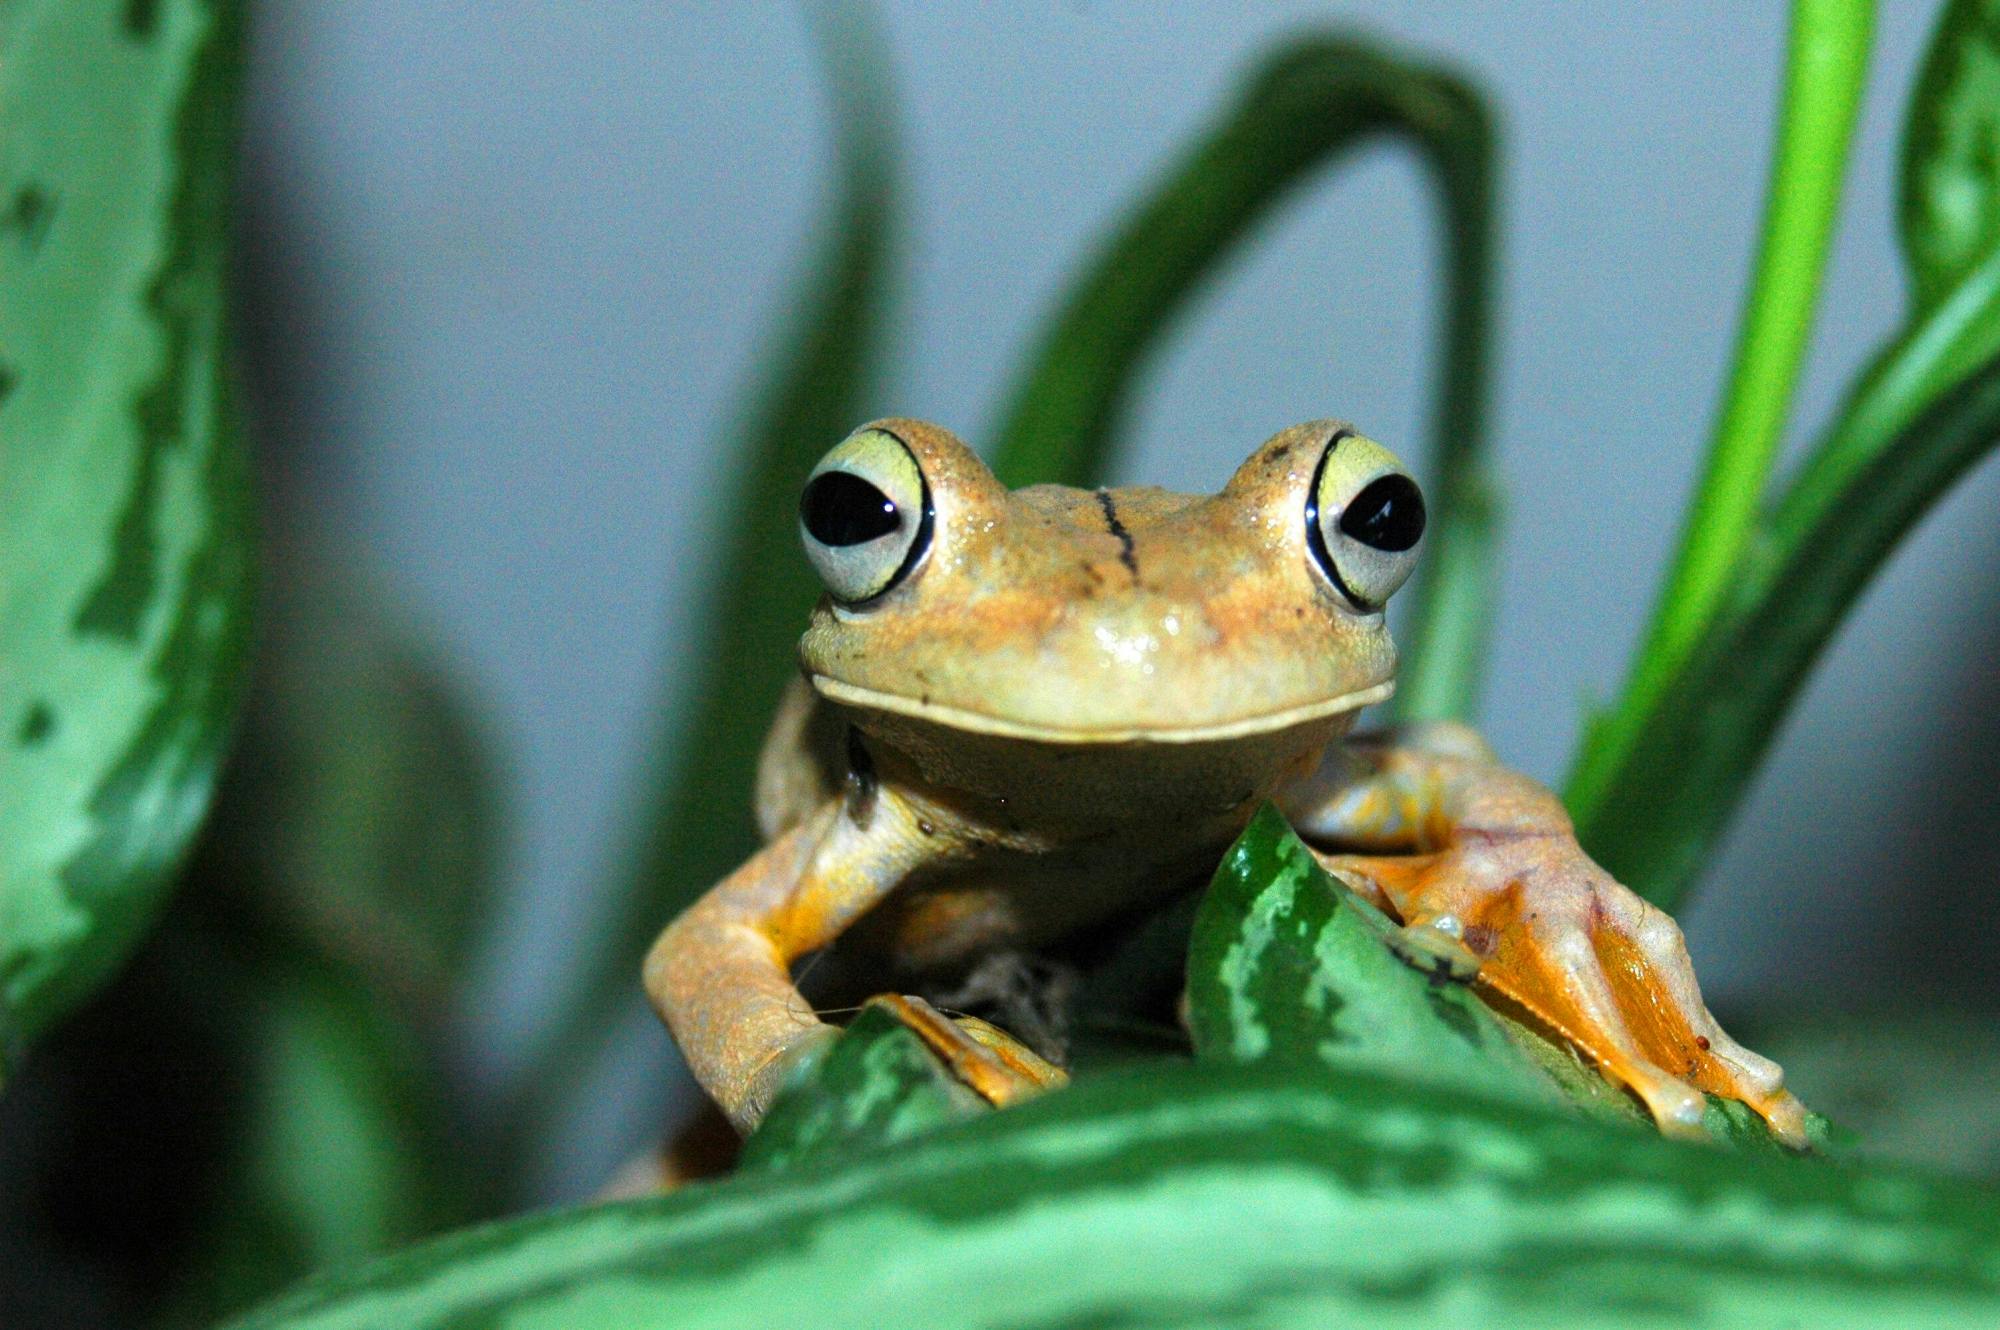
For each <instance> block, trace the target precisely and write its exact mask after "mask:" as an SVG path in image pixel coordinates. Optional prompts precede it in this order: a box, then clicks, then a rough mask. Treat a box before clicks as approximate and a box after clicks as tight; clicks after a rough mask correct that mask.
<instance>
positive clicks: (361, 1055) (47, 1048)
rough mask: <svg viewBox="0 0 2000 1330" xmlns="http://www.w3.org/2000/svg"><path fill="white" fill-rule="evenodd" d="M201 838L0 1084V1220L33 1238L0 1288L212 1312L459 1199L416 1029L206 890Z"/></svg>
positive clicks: (434, 1217) (447, 1124)
mask: <svg viewBox="0 0 2000 1330" xmlns="http://www.w3.org/2000/svg"><path fill="white" fill-rule="evenodd" d="M207 849H208V847H207V846H204V847H203V848H202V849H201V850H198V851H197V854H196V857H195V859H194V861H193V865H192V869H191V873H192V876H193V880H194V883H195V887H194V889H192V890H188V891H183V892H181V893H179V894H178V895H176V897H175V898H174V899H173V900H172V901H170V902H169V904H168V907H167V909H166V910H165V911H164V912H163V914H162V916H161V919H160V923H159V926H158V927H157V928H156V929H154V930H153V932H152V933H151V934H150V935H149V936H148V937H147V939H146V940H145V942H144V943H143V944H142V945H141V947H140V948H139V949H138V952H137V954H136V955H135V956H134V958H133V961H132V963H131V964H130V965H129V966H127V967H126V968H125V969H124V970H123V971H121V973H120V974H119V975H118V977H117V978H116V979H115V980H114V981H113V982H112V983H111V984H110V985H109V986H108V987H107V988H106V989H105V990H104V991H103V992H102V993H100V994H99V995H98V996H97V997H96V998H94V999H93V1000H92V1001H90V1002H89V1003H86V1004H85V1005H84V1007H83V1008H82V1009H81V1010H80V1011H79V1012H78V1013H77V1015H76V1017H75V1018H74V1019H72V1020H70V1021H67V1022H65V1023H64V1024H63V1025H62V1026H61V1027H60V1028H58V1029H57V1030H55V1031H53V1032H52V1033H51V1035H50V1036H49V1038H48V1039H47V1040H46V1041H44V1043H43V1044H42V1045H41V1046H39V1047H38V1048H37V1049H36V1050H35V1056H34V1057H33V1058H32V1059H30V1060H29V1061H28V1063H27V1064H26V1066H25V1068H24V1069H23V1073H22V1076H21V1078H20V1081H19V1083H18V1085H17V1087H16V1090H15V1093H14V1094H12V1095H10V1097H9V1099H8V1100H7V1101H5V1103H4V1104H0V1232H7V1233H16V1234H23V1235H26V1236H28V1237H29V1239H30V1242H31V1247H30V1250H31V1251H32V1254H33V1259H32V1263H30V1264H25V1265H21V1266H16V1265H11V1264H9V1263H7V1262H0V1308H7V1307H13V1306H16V1305H18V1304H19V1300H20V1298H21V1296H22V1295H23V1294H24V1293H26V1294H28V1295H29V1296H30V1297H33V1296H36V1295H38V1291H39V1290H40V1288H41V1287H42V1286H44V1285H47V1284H50V1283H55V1284H61V1283H64V1282H74V1283H77V1284H81V1285H83V1286H86V1287H89V1288H91V1289H93V1290H95V1291H96V1292H97V1294H98V1296H99V1297H101V1298H103V1299H104V1300H105V1301H106V1302H107V1304H109V1306H111V1307H115V1308H116V1309H117V1311H116V1314H112V1313H111V1312H110V1311H109V1310H107V1313H106V1314H105V1315H104V1316H102V1317H101V1318H99V1319H98V1320H93V1321H91V1322H88V1323H91V1324H97V1323H103V1324H149V1325H208V1324H211V1323H212V1322H213V1319H214V1318H215V1317H216V1316H218V1315H221V1314H225V1313H228V1312H233V1311H236V1310H238V1309H240V1308H241V1307H243V1306H244V1305H245V1304H246V1303H247V1302H249V1301H253V1300H255V1299H257V1298H259V1297H263V1296H265V1295H267V1294H268V1293H270V1292H271V1291H273V1290H274V1289H277V1288H280V1287H282V1286H284V1285H287V1284H290V1283H293V1282H295V1281H296V1280H298V1279H300V1278H302V1277H303V1276H305V1275H306V1274H309V1273H311V1272H312V1271H314V1270H318V1269H323V1268H327V1267H330V1266H335V1265H352V1264H353V1263H355V1262H356V1261H358V1260H360V1259H361V1258H363V1257H365V1256H370V1255H374V1254H376V1253H379V1252H383V1251H387V1250H389V1249H391V1248H393V1247H395V1246H398V1245H401V1244H403V1243H406V1242H409V1241H411V1240H412V1239H415V1238H417V1237H419V1236H422V1235H424V1234H428V1233H433V1232H436V1231H437V1230H438V1229H440V1228H442V1227H446V1226H450V1225H454V1224H460V1223H464V1222H465V1221H467V1220H468V1219H470V1218H472V1217H473V1216H474V1213H475V1212H474V1210H473V1209H472V1207H471V1206H470V1205H469V1204H468V1197H471V1196H473V1195H475V1190H474V1188H473V1186H472V1184H471V1182H470V1175H469V1161H468V1159H467V1157H466V1152H465V1146H464V1133H463V1132H462V1131H458V1130H456V1129H455V1127H456V1124H455V1123H453V1122H452V1120H451V1119H450V1117H449V1115H448V1113H447V1111H446V1107H445V1105H444V1102H443V1099H442V1096H441V1094H440V1090H439V1081H438V1077H437V1074H436V1072H435V1070H434V1069H433V1068H432V1065H431V1064H430V1062H429V1060H428V1050H425V1049H424V1048H423V1047H422V1046H421V1045H420V1042H419V1041H418V1040H417V1039H416V1038H414V1037H413V1035H412V1034H411V1032H410V1031H409V1030H408V1028H407V1027H405V1026H404V1025H402V1024H401V1023H400V1022H399V1021H397V1020H396V1019H395V1016H394V1014H393V1012H392V1011H391V1010H390V1008H388V1007H387V1006H386V1005H385V1004H383V1003H381V1002H380V1001H378V1000H377V999H375V998H374V997H373V996H372V995H370V994H369V993H368V991H367V989H366V987H365V985H364V984H363V983H362V982H361V980H360V977H359V976H358V975H357V974H355V972H354V971H352V970H351V969H350V968H349V967H347V966H345V965H343V964H341V963H339V962H336V961H330V960H328V959H327V958H325V957H324V956H320V955H317V954H315V953H313V952H312V951H311V950H309V949H307V948H305V947H303V946H301V945H300V944H299V942H298V940H296V939H294V938H290V937H286V936H284V935H282V934H277V933H273V932H272V931H270V930H269V929H266V928H262V927H259V926H256V925H255V924H253V925H252V926H248V927H246V926H245V923H246V921H245V920H244V919H243V917H242V915H241V913H240V912H239V911H236V910H232V909H229V908H226V905H225V903H224V902H222V901H219V900H218V899H217V897H216V894H215V893H213V892H210V891H205V890H203V889H202V885H201V884H203V883H204V882H205V880H206V878H205V870H207V869H208V868H209V867H210V866H211V864H212V861H211V859H210V858H209V856H208V853H207ZM24 1139H25V1142H26V1144H25V1145H23V1144H22V1142H23V1140H24ZM29 1323H30V1324H39V1323H40V1322H35V1321H32V1320H31V1321H30V1322H29ZM68 1323H69V1322H63V1321H57V1322H54V1324H68ZM6 1324H8V1325H9V1326H10V1327H11V1326H12V1325H13V1324H14V1322H13V1321H12V1320H8V1321H6Z"/></svg>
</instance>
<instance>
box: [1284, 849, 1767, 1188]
mask: <svg viewBox="0 0 2000 1330" xmlns="http://www.w3.org/2000/svg"><path fill="white" fill-rule="evenodd" d="M1319 858H1320V861H1321V862H1322V863H1323V864H1325V865H1326V867H1327V869H1328V870H1329V871H1331V872H1332V873H1334V874H1335V875H1336V876H1338V877H1339V878H1341V879H1342V880H1343V881H1345V882H1347V883H1348V884H1349V885H1350V886H1352V887H1354V888H1355V889H1356V890H1358V891H1360V892H1361V893H1362V894H1363V895H1365V896H1367V897H1368V898H1370V899H1371V900H1373V901H1375V902H1376V903H1377V904H1380V905H1382V906H1384V907H1385V908H1387V909H1388V910H1389V911H1390V912H1391V913H1392V914H1394V915H1395V916H1396V917H1397V918H1398V919H1400V920H1401V921H1402V922H1403V924H1404V925H1405V929H1404V938H1405V940H1406V942H1407V944H1408V945H1409V947H1410V948H1411V949H1413V950H1415V951H1417V952H1420V953H1423V954H1426V955H1428V954H1430V953H1436V954H1437V956H1438V957H1439V958H1440V959H1441V961H1456V962H1460V964H1459V967H1458V968H1461V969H1462V968H1463V967H1462V959H1463V958H1462V957H1461V956H1459V954H1458V953H1457V951H1456V949H1454V948H1452V947H1450V946H1448V945H1447V944H1446V940H1453V941H1457V942H1460V943H1462V944H1463V947H1464V951H1465V952H1466V953H1469V954H1470V955H1472V956H1474V957H1476V958H1477V963H1478V968H1477V975H1476V977H1475V979H1474V982H1475V984H1476V986H1477V988H1478V989H1479V991H1480V993H1481V995H1482V996H1484V997H1485V998H1487V1000H1488V1001H1489V1002H1492V1003H1494V1005H1496V1006H1499V1007H1501V1008H1502V1009H1509V1008H1511V1009H1513V1010H1515V1011H1516V1012H1518V1013H1520V1014H1523V1015H1525V1016H1527V1017H1528V1018H1529V1019H1530V1020H1531V1021H1532V1022H1533V1023H1535V1024H1538V1025H1540V1026H1542V1027H1543V1028H1545V1029H1547V1030H1549V1031H1550V1032H1552V1033H1554V1034H1556V1035H1559V1036H1560V1037H1561V1038H1563V1039H1564V1040H1566V1041H1567V1042H1568V1043H1570V1044H1571V1045H1572V1046H1574V1047H1575V1048H1577V1049H1578V1050H1580V1051H1581V1052H1583V1053H1584V1054H1585V1055H1586V1056H1588V1057H1589V1058H1590V1059H1591V1060H1592V1061H1593V1062H1595V1063H1596V1064H1597V1065H1598V1067H1599V1068H1600V1069H1602V1070H1603V1071H1604V1073H1605V1074H1606V1075H1608V1076H1610V1077H1611V1078H1612V1079H1613V1080H1615V1081H1617V1082H1619V1083H1620V1084H1622V1085H1624V1086H1626V1087H1627V1088H1629V1089H1630V1090H1631V1091H1632V1093H1633V1094H1635V1095H1637V1096H1638V1097H1639V1099H1640V1100H1641V1101H1642V1102H1643V1103H1644V1104H1645V1105H1646V1108H1647V1110H1648V1111H1649V1112H1650V1113H1651V1114H1652V1116H1653V1120H1654V1121H1655V1122H1656V1123H1658V1124H1659V1127H1660V1130H1661V1131H1662V1132H1663V1133H1665V1134H1667V1135H1670V1136H1684V1137H1692V1138H1700V1137H1702V1136H1703V1135H1704V1134H1705V1133H1704V1132H1703V1129H1702V1113H1703V1109H1704V1108H1705V1102H1704V1100H1703V1098H1702V1092H1704V1091H1706V1092H1708V1093H1711V1094H1717V1095H1721V1096H1724V1097H1726V1098H1730V1099H1738V1100H1741V1101H1742V1102H1743V1103H1745V1104H1748V1105H1749V1106H1750V1107H1751V1108H1752V1109H1753V1110H1755V1111H1756V1112H1757V1113H1758V1115H1759V1116H1761V1117H1762V1118H1763V1119H1764V1121H1765V1122H1767V1123H1769V1124H1770V1127H1771V1131H1772V1133H1773V1134H1774V1135H1776V1136H1777V1137H1778V1139H1779V1140H1781V1141H1783V1142H1784V1143H1785V1144H1787V1145H1789V1146H1792V1147H1793V1148H1795V1149H1804V1148H1805V1146H1806V1135H1805V1108H1804V1106H1803V1105H1802V1104H1800V1103H1799V1101H1798V1099H1797V1098H1796V1097H1795V1096H1794V1095H1792V1094H1791V1093H1790V1092H1789V1091H1787V1090H1786V1089H1785V1084H1784V1073H1783V1072H1782V1071H1780V1070H1779V1068H1778V1066H1777V1064H1776V1063H1774V1062H1772V1061H1770V1060H1769V1059H1768V1058H1763V1057H1759V1056H1758V1055H1757V1054H1755V1053H1752V1052H1751V1051H1750V1050H1749V1049H1747V1048H1744V1047H1743V1046H1742V1045H1740V1044H1738V1043H1737V1042H1736V1041H1735V1040H1733V1039H1731V1038H1730V1037H1729V1036H1728V1035H1726V1034H1724V1033H1723V1031H1722V1027H1721V1026H1720V1025H1718V1024H1717V1023H1716V1020H1715V1017H1714V1016H1712V1015H1710V1014H1709V1011H1708V1008H1707V1006H1706V1005H1705V1004H1704V1003H1703V1002H1702V999H1701V990H1700V988H1699V987H1698V985H1697V984H1696V982H1695V976H1694V966H1693V963H1692V962H1691V961H1690V960H1689V959H1688V954H1687V947H1686V946H1685V944H1684V943H1683V941H1682V938H1681V931H1680V928H1679V927H1678V926H1677V925H1676V924H1675V923H1674V921H1673V920H1672V919H1670V918H1668V917H1667V916H1666V915H1665V914H1664V913H1662V912H1661V911H1660V910H1658V909H1656V908H1654V907H1653V906H1652V905H1649V904H1647V903H1646V902H1645V901H1643V900H1641V899H1640V898H1639V897H1638V896H1636V895H1634V894H1633V893H1632V892H1631V891H1630V890H1628V889H1627V888H1625V887H1624V886H1622V885H1621V884H1620V883H1618V882H1617V881H1615V880H1613V879H1612V877H1611V876H1610V875H1609V874H1607V873H1606V872H1605V871H1604V870H1603V869H1601V868H1599V867H1598V866H1597V865H1596V864H1595V863H1593V862H1592V861H1591V860H1590V858H1589V857H1588V856H1587V855H1585V854H1584V852H1583V850H1582V848H1581V847H1580V846H1578V845H1577V843H1576V841H1575V840H1574V838H1572V837H1571V836H1569V835H1568V834H1567V833H1565V832H1556V833H1551V834H1547V835H1539V834H1520V833H1514V834H1504V835H1496V836H1490V837H1488V836H1481V835H1479V834H1478V833H1476V832H1474V833H1471V834H1468V835H1463V836H1461V838H1460V839H1459V840H1458V842H1457V843H1456V844H1454V845H1453V846H1452V847H1451V848H1449V849H1446V850H1444V851H1441V852H1439V853H1435V854H1419V855H1402V856H1374V855H1342V854H1321V855H1319Z"/></svg>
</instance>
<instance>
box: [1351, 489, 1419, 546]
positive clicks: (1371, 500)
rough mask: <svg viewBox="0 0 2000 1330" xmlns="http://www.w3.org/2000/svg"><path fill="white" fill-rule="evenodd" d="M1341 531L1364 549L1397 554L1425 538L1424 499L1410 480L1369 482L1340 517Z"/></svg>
mask: <svg viewBox="0 0 2000 1330" xmlns="http://www.w3.org/2000/svg"><path fill="white" fill-rule="evenodd" d="M1340 529H1341V531H1342V532H1344V533H1345V534H1347V535H1349V536H1352V537H1353V538H1354V539H1356V540H1358V541H1360V542H1361V543H1362V544H1363V545H1369V546H1372V547H1374V548H1375V549H1378V550H1387V551H1389V552H1390V553H1392V554H1394V553H1398V552H1400V551H1402V550H1406V549H1409V548H1410V547H1411V546H1412V545H1414V544H1416V543H1417V542H1418V541H1419V540H1422V539H1423V535H1424V496H1423V494H1422V492H1421V491H1419V490H1418V489H1417V482H1416V481H1414V480H1411V479H1410V478H1409V477H1408V476H1383V477H1382V478H1381V479H1380V480H1375V481H1370V482H1369V484H1368V487H1367V488H1366V489H1364V490H1362V491H1361V493H1359V494H1357V495H1355V496H1354V502H1352V503H1350V504H1348V505H1347V511H1346V512H1344V513H1342V514H1341V515H1340Z"/></svg>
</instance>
